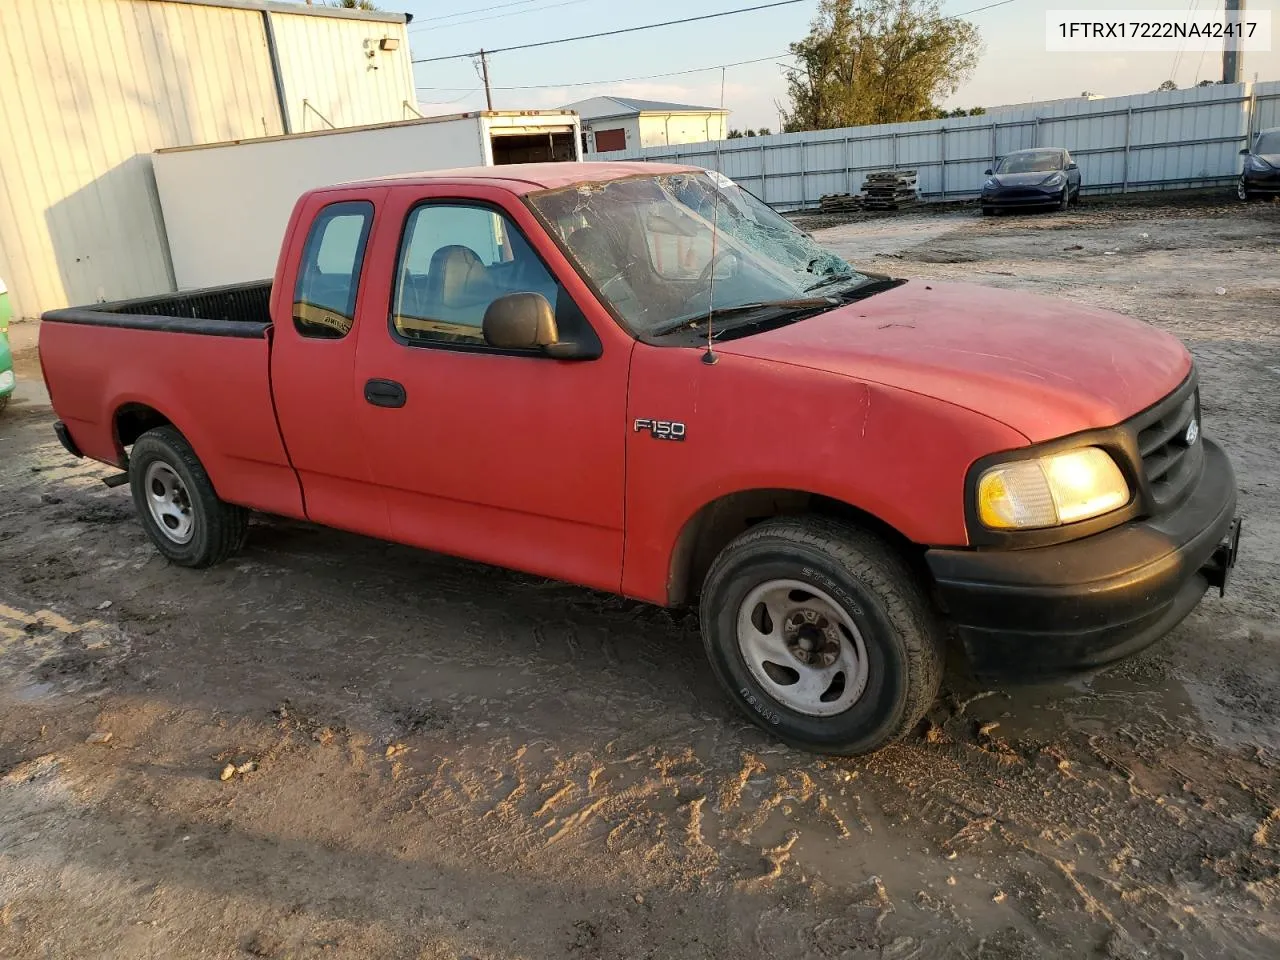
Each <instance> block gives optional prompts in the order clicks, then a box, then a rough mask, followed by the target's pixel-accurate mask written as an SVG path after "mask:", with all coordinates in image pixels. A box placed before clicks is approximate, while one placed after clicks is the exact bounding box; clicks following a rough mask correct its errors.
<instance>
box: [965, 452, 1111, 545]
mask: <svg viewBox="0 0 1280 960" xmlns="http://www.w3.org/2000/svg"><path fill="white" fill-rule="evenodd" d="M1128 502H1129V484H1128V483H1127V482H1125V479H1124V475H1123V474H1122V473H1121V472H1120V468H1119V467H1117V466H1116V462H1115V461H1114V460H1112V459H1111V455H1110V454H1108V453H1107V452H1106V451H1105V450H1102V449H1100V448H1099V447H1084V448H1082V449H1079V450H1071V451H1069V452H1067V453H1058V454H1053V455H1052V456H1048V457H1040V458H1038V459H1035V460H1014V461H1011V462H1009V463H1002V464H1000V465H999V466H996V467H992V468H991V469H989V470H987V471H986V472H985V473H983V474H982V476H981V477H980V478H979V479H978V518H979V519H980V520H981V521H982V522H983V524H984V525H986V526H987V527H990V528H991V529H993V530H1024V529H1032V528H1035V527H1057V526H1061V525H1062V524H1064V523H1075V522H1076V521H1078V520H1088V519H1089V518H1090V517H1097V516H1101V515H1102V514H1104V513H1110V512H1111V511H1112V510H1115V509H1117V508H1119V507H1123V506H1124V505H1125V504H1126V503H1128Z"/></svg>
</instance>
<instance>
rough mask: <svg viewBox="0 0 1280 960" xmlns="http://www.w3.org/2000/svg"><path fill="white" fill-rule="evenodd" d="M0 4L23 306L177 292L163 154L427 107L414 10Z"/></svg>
mask: <svg viewBox="0 0 1280 960" xmlns="http://www.w3.org/2000/svg"><path fill="white" fill-rule="evenodd" d="M0 7H2V9H0V143H3V149H0V277H3V278H4V279H5V280H6V281H7V283H8V286H9V291H10V296H11V297H12V298H13V300H14V308H15V315H16V316H17V317H35V316H38V315H39V314H40V313H41V312H42V311H44V310H48V309H52V308H55V307H60V306H66V305H68V304H77V303H89V302H93V301H96V300H113V299H119V298H124V297H134V296H144V295H148V294H154V293H162V292H166V291H169V290H172V289H174V278H173V270H172V267H171V265H170V262H169V252H168V245H167V242H166V239H165V232H164V223H163V218H162V216H161V212H160V205H159V201H158V199H157V196H156V186H155V180H154V177H153V175H152V168H151V152H152V151H153V150H157V149H159V148H162V147H175V146H184V145H189V144H199V143H213V142H217V141H226V140H239V139H244V138H248V137H262V136H276V135H279V134H284V133H291V132H303V131H308V130H319V129H327V128H329V127H347V126H355V125H361V124H375V123H389V122H394V121H399V120H405V119H409V118H412V117H414V116H417V110H416V108H415V107H414V106H413V105H414V104H415V103H416V98H415V94H414V89H413V75H412V70H411V66H410V62H409V43H408V36H407V34H406V31H405V19H406V18H405V17H404V15H403V14H391V13H369V12H360V11H352V10H344V9H337V8H331V7H326V6H320V5H316V6H303V5H301V4H295V3H281V2H276V0H60V2H57V3H51V2H49V0H0Z"/></svg>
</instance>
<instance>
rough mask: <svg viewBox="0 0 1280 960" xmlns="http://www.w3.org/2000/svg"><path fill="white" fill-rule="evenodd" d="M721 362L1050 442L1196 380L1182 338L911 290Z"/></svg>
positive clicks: (926, 288) (1049, 305)
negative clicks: (959, 415) (904, 399)
mask: <svg viewBox="0 0 1280 960" xmlns="http://www.w3.org/2000/svg"><path fill="white" fill-rule="evenodd" d="M718 349H719V350H720V352H722V353H726V354H734V355H738V356H744V357H754V358H756V359H760V360H770V361H774V362H778V363H788V364H793V365H796V366H801V367H809V368H811V369H814V370H823V371H827V372H830V373H834V374H838V375H840V376H846V377H851V378H853V379H856V380H862V381H867V382H873V383H881V384H885V385H886V386H892V387H898V388H900V389H903V390H910V391H912V392H913V393H918V394H922V395H925V396H929V397H934V398H936V399H938V400H942V401H945V402H947V403H952V404H956V405H958V406H962V407H966V408H968V409H970V410H973V411H975V412H977V413H980V414H983V415H984V416H987V417H990V418H992V419H993V420H998V421H1000V422H1001V423H1004V424H1005V425H1006V426H1009V427H1012V428H1013V429H1014V430H1017V431H1018V432H1019V433H1021V434H1023V435H1024V436H1025V437H1026V438H1027V439H1028V440H1030V441H1032V442H1033V443H1034V442H1039V441H1042V440H1051V439H1054V438H1056V437H1061V436H1066V435H1067V434H1071V433H1076V432H1078V431H1081V430H1087V429H1092V428H1096V427H1109V426H1113V425H1115V424H1117V423H1119V422H1120V421H1122V420H1125V419H1127V418H1129V417H1131V416H1133V415H1134V414H1136V413H1138V412H1139V411H1141V410H1144V409H1145V408H1147V407H1149V406H1151V405H1152V404H1153V403H1155V402H1156V401H1157V400H1159V399H1161V398H1162V397H1164V396H1166V395H1167V394H1169V393H1171V392H1172V391H1173V390H1174V388H1175V387H1177V386H1178V384H1180V383H1181V382H1182V381H1183V380H1184V379H1186V377H1187V375H1188V373H1189V372H1190V370H1191V357H1190V355H1189V354H1188V353H1187V351H1186V349H1185V348H1184V347H1183V346H1182V344H1181V343H1180V342H1179V341H1178V340H1177V339H1175V338H1174V337H1172V336H1170V335H1168V334H1166V333H1162V332H1161V331H1159V330H1156V329H1155V328H1153V327H1151V326H1149V325H1147V324H1145V323H1143V322H1141V321H1139V320H1133V319H1131V318H1129V317H1124V316H1121V315H1119V314H1116V313H1111V312H1109V311H1106V310H1098V309H1095V308H1093V307H1085V306H1081V305H1079V304H1075V303H1071V302H1070V301H1066V300H1055V299H1049V298H1046V297H1037V296H1033V295H1030V294H1025V293H1017V292H1014V291H1009V290H998V289H995V288H991V287H981V286H975V285H970V284H951V283H932V284H929V285H926V284H924V283H923V282H921V281H919V280H913V281H910V282H909V283H904V284H902V285H900V286H898V287H895V288H893V289H892V290H888V291H886V292H884V293H880V294H876V295H874V296H871V297H868V298H867V299H865V300H860V301H857V302H855V303H851V304H848V305H846V306H843V307H838V308H836V309H835V310H830V311H827V312H826V313H822V314H819V315H818V316H815V317H810V318H809V319H807V320H801V321H798V322H796V323H792V324H789V325H788V326H785V327H780V328H778V329H776V330H770V331H767V332H764V333H759V334H755V335H752V336H746V337H743V338H741V339H738V340H729V341H727V342H725V343H724V344H723V345H721V346H720V347H718Z"/></svg>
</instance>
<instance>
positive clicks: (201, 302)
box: [40, 280, 302, 516]
mask: <svg viewBox="0 0 1280 960" xmlns="http://www.w3.org/2000/svg"><path fill="white" fill-rule="evenodd" d="M271 286H272V284H271V281H269V280H264V281H260V282H257V283H244V284H235V285H233V286H226V287H212V288H208V289H204V290H195V291H190V292H186V293H174V294H167V295H164V296H159V297H147V298H145V299H139V300H126V301H120V302H117V303H103V304H94V305H92V306H86V307H70V308H67V309H65V310H51V311H49V312H48V313H46V314H45V315H44V317H43V322H42V323H41V327H40V354H41V359H42V361H43V364H42V366H43V369H44V372H45V383H46V385H47V386H48V388H49V395H50V398H51V399H52V401H53V406H54V409H55V410H56V411H57V413H58V416H59V417H60V418H61V420H62V421H63V422H64V424H65V425H66V428H67V431H68V433H69V434H70V436H71V439H72V440H73V441H74V443H75V445H76V446H77V447H78V448H79V449H80V451H82V452H83V453H84V455H85V456H88V457H92V458H93V459H95V460H101V461H103V462H106V463H114V464H118V465H119V466H121V467H124V466H126V465H127V463H128V457H127V454H126V448H127V447H129V446H130V444H132V442H133V441H134V440H135V439H136V438H137V434H138V433H139V432H141V431H142V430H144V429H148V428H150V427H153V426H156V425H158V424H162V423H165V422H168V423H170V424H172V425H173V426H174V427H176V428H177V429H178V431H179V432H181V433H182V435H183V436H184V437H186V438H187V441H188V442H189V443H190V444H191V446H192V447H193V448H194V449H195V451H196V455H197V456H198V457H199V458H200V460H201V462H202V463H203V464H204V467H205V470H206V472H207V473H208V474H209V479H210V480H211V481H212V482H213V485H214V489H216V490H217V491H218V494H219V496H221V497H222V498H223V499H224V500H228V501H230V502H232V503H239V504H243V505H245V506H249V507H254V508H257V509H259V510H265V511H268V512H271V513H279V514H285V515H288V516H300V515H302V505H301V494H300V491H299V488H298V483H297V478H296V476H295V475H294V473H293V469H292V467H291V466H290V464H289V458H288V455H287V453H286V452H285V448H284V442H283V440H282V439H281V436H280V429H279V425H278V424H277V422H276V415H275V407H274V404H273V401H272V396H271V372H270V371H271V368H270V363H271V315H270V309H269V301H270V297H271Z"/></svg>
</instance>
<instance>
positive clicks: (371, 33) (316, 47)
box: [271, 14, 419, 133]
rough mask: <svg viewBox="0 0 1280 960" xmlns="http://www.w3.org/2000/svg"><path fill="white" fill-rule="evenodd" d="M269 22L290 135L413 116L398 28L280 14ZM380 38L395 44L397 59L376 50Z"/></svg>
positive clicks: (405, 42)
mask: <svg viewBox="0 0 1280 960" xmlns="http://www.w3.org/2000/svg"><path fill="white" fill-rule="evenodd" d="M271 20H272V24H273V25H274V28H275V35H276V49H277V50H278V51H279V56H280V69H281V73H282V74H283V75H284V84H285V96H286V100H287V101H288V104H289V119H290V123H291V126H292V132H294V133H305V132H307V131H309V130H325V129H328V128H329V127H331V126H333V127H354V126H358V125H361V124H370V123H391V122H394V121H396V120H412V119H413V118H414V117H416V116H419V114H418V111H417V94H416V92H415V91H414V88H413V73H412V68H411V66H410V64H409V57H408V56H407V55H406V54H405V51H407V50H408V49H409V37H408V34H407V33H406V31H405V25H404V24H403V23H377V22H373V21H361V20H338V19H335V18H332V17H316V16H289V15H285V14H272V18H271ZM383 37H392V38H395V39H396V40H398V41H399V44H400V46H399V52H398V55H396V56H392V55H390V54H388V53H385V52H382V51H380V50H379V49H378V41H379V40H381V39H382V38H383ZM370 54H372V56H370ZM406 103H407V104H411V105H412V106H411V107H406V106H405V104H406Z"/></svg>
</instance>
